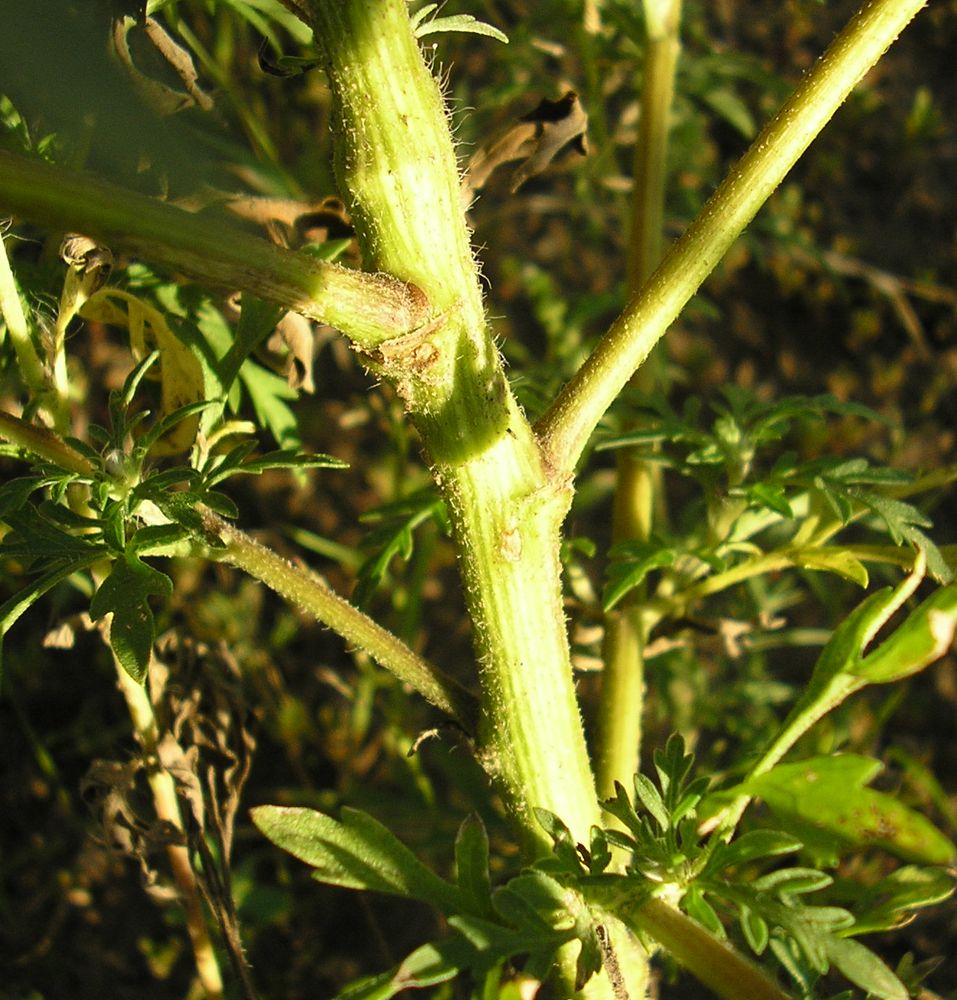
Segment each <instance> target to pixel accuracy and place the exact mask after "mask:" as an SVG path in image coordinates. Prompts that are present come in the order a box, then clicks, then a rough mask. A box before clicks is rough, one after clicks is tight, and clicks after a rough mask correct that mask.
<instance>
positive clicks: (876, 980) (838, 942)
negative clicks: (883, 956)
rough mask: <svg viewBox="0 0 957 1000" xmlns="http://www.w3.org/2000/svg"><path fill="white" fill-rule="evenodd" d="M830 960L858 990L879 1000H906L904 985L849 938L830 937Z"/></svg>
mask: <svg viewBox="0 0 957 1000" xmlns="http://www.w3.org/2000/svg"><path fill="white" fill-rule="evenodd" d="M825 951H826V954H827V957H828V960H829V961H830V962H831V963H832V964H833V965H835V966H836V967H837V968H838V969H840V970H841V972H842V973H843V974H844V976H846V977H847V978H848V979H849V980H850V981H851V982H852V983H854V985H855V986H860V988H861V989H862V990H866V991H867V993H868V994H870V995H871V996H874V997H878V998H879V1000H907V997H908V993H907V989H906V987H905V986H904V984H903V983H902V982H901V981H900V980H899V979H898V978H897V976H895V975H894V973H893V972H891V970H890V969H889V968H888V967H887V966H886V965H885V964H884V963H883V962H882V961H881V960H880V959H879V958H878V957H877V956H876V955H875V954H874V953H873V952H872V951H870V950H869V949H867V948H865V947H864V945H862V944H861V943H860V942H859V941H853V940H851V939H850V938H840V937H833V936H830V935H829V936H828V938H827V943H826V945H825Z"/></svg>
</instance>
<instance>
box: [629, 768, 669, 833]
mask: <svg viewBox="0 0 957 1000" xmlns="http://www.w3.org/2000/svg"><path fill="white" fill-rule="evenodd" d="M635 798H636V799H637V800H638V801H640V802H641V804H642V805H643V806H644V807H645V808H646V809H647V810H648V812H650V813H651V815H652V816H653V817H654V818H655V821H656V822H657V823H658V826H659V827H660V828H661V829H662V830H669V829H671V816H670V815H669V813H668V810H667V808H665V804H664V802H662V800H661V794H660V793H659V792H658V789H657V788H655V786H654V784H653V783H652V781H651V779H650V778H647V777H645V775H643V774H636V775H635Z"/></svg>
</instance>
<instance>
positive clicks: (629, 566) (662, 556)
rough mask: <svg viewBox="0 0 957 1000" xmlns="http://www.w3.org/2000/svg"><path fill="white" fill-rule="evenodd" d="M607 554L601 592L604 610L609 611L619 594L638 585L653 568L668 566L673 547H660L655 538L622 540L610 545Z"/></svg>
mask: <svg viewBox="0 0 957 1000" xmlns="http://www.w3.org/2000/svg"><path fill="white" fill-rule="evenodd" d="M609 555H611V557H612V562H611V564H610V565H609V567H608V582H607V583H606V584H605V588H604V591H603V592H602V609H603V610H604V611H611V610H612V608H614V607H615V605H616V604H618V602H619V601H620V600H621V599H622V598H623V597H625V596H627V595H628V594H629V593H630V592H631V591H632V590H634V589H635V588H636V587H638V586H640V585H641V583H642V581H643V580H644V579H645V577H646V576H647V575H648V574H649V573H650V572H651V571H652V570H653V569H660V568H662V567H664V566H672V565H673V564H674V561H675V552H674V550H673V549H668V548H663V547H662V546H661V545H660V544H659V543H657V542H638V543H636V542H626V543H624V544H622V545H620V546H618V545H616V546H614V547H613V548H612V549H611V551H610V552H609Z"/></svg>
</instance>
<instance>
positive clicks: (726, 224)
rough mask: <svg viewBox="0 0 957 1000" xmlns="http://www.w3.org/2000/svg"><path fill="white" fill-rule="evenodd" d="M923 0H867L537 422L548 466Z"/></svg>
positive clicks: (582, 441) (592, 423)
mask: <svg viewBox="0 0 957 1000" xmlns="http://www.w3.org/2000/svg"><path fill="white" fill-rule="evenodd" d="M925 2H926V0H870V2H867V3H865V4H864V6H863V7H862V8H861V9H860V11H859V12H858V13H857V14H856V15H855V16H854V17H853V18H852V19H851V21H850V22H849V23H848V25H847V27H845V28H844V30H843V31H842V32H841V33H840V34H839V35H838V36H837V38H835V39H834V41H833V42H832V43H831V45H830V46H829V48H828V49H827V51H826V52H825V54H824V55H823V56H822V57H821V59H820V60H819V61H818V62H817V63H816V64H815V66H814V67H813V68H812V69H811V70H809V71H808V73H807V75H806V76H805V77H804V79H803V80H802V82H801V84H800V85H799V86H798V88H797V89H796V90H795V92H794V94H793V95H792V96H791V97H790V98H789V99H788V100H787V101H786V102H785V104H784V106H783V107H782V108H781V110H780V111H779V112H778V113H777V115H775V117H774V118H773V119H772V120H771V121H770V122H769V123H768V124H767V125H766V126H765V128H764V129H763V130H762V131H761V134H760V135H759V136H758V137H757V139H756V140H755V141H754V143H753V144H752V145H751V148H750V149H749V150H748V151H747V153H745V155H744V156H743V157H742V158H741V160H740V162H739V163H738V164H737V165H736V166H735V167H734V168H733V169H732V171H731V173H730V174H729V175H728V177H727V179H726V180H725V181H724V183H722V184H721V186H720V187H719V188H718V190H717V191H716V192H715V193H714V195H713V196H712V197H711V199H710V200H709V201H708V203H707V205H705V207H704V209H702V211H701V213H700V214H699V216H698V218H697V219H695V221H694V222H693V223H692V224H691V226H690V227H689V228H688V230H687V232H686V233H685V234H684V236H683V237H682V238H681V239H680V240H679V241H678V243H677V244H675V246H674V247H673V248H672V249H671V251H670V252H669V253H668V254H667V255H666V256H665V258H664V260H663V261H662V263H661V265H660V267H658V269H657V270H656V271H655V273H654V274H653V275H652V276H651V277H650V278H649V279H648V281H647V282H646V283H645V284H644V286H643V287H642V288H641V290H640V291H639V292H638V293H637V294H636V295H635V296H634V298H632V300H631V301H630V302H629V303H628V305H627V306H626V307H625V310H624V312H623V313H622V314H621V316H620V317H619V318H618V319H617V320H616V321H615V323H614V324H613V325H612V327H611V329H610V330H609V331H608V333H607V334H606V335H605V336H604V338H603V339H602V340H601V342H600V343H599V345H598V347H597V348H596V349H595V351H594V353H593V354H592V355H591V356H590V357H589V358H588V360H587V361H586V362H585V364H584V365H582V367H581V368H580V369H579V371H578V372H577V373H576V375H575V376H574V378H572V379H571V381H570V382H569V383H568V384H567V385H566V386H565V388H564V389H563V390H562V392H561V393H560V394H559V396H558V398H557V399H556V400H555V402H554V403H553V404H552V405H551V407H550V408H549V409H548V411H547V412H546V413H545V414H544V416H543V417H542V418H541V419H540V420H539V422H538V424H537V430H538V432H539V434H540V436H541V439H542V443H543V446H544V448H545V451H546V454H547V456H548V458H549V460H550V461H551V462H552V463H553V464H554V465H555V466H556V467H558V468H561V469H568V470H569V471H570V470H572V469H574V467H575V465H576V464H577V462H578V460H579V458H580V457H581V454H582V451H583V450H584V448H585V446H586V445H587V443H588V439H589V437H590V436H591V434H592V431H593V430H594V429H595V427H596V426H597V424H598V421H599V420H600V419H601V418H602V416H603V414H604V413H605V411H606V410H607V409H608V407H609V406H610V405H611V403H612V402H613V401H614V399H615V397H616V396H617V395H618V393H619V392H621V390H622V388H624V386H625V385H626V383H627V382H628V380H629V379H630V378H631V376H632V374H633V373H634V372H635V371H636V370H637V368H638V366H639V365H641V363H642V362H643V361H644V360H645V358H647V357H648V355H649V353H650V352H651V349H652V348H653V347H654V345H655V344H656V343H657V342H658V340H659V339H660V338H661V337H662V336H663V335H664V334H665V332H666V331H667V329H668V327H669V326H670V325H671V323H672V322H673V321H674V319H675V318H676V317H677V315H678V314H679V313H680V312H681V310H682V309H683V308H684V306H685V304H686V303H687V302H688V300H689V299H690V298H691V296H692V295H693V294H694V293H695V292H696V291H697V290H698V287H699V286H700V285H701V283H702V281H704V279H705V278H706V277H707V276H708V275H709V274H710V273H711V272H712V271H713V270H714V268H715V266H716V265H717V263H718V261H720V260H721V258H722V257H723V256H724V254H725V253H726V252H727V250H728V248H729V247H730V246H731V244H732V243H733V242H734V240H735V239H737V237H738V236H739V235H740V234H741V232H742V231H743V230H744V228H745V227H746V226H747V225H748V223H750V221H751V220H752V219H753V218H754V216H755V214H756V213H757V211H758V209H759V208H760V207H761V206H762V205H763V204H764V202H765V201H767V199H768V197H769V196H770V195H771V193H772V192H773V191H774V189H775V188H776V187H777V186H778V185H779V184H780V183H781V180H782V179H783V178H784V176H785V175H786V174H787V172H788V171H789V170H790V169H791V167H792V166H794V164H795V163H796V162H797V160H798V158H799V157H800V156H801V155H802V154H803V153H804V151H805V150H806V149H807V147H808V146H809V145H810V144H811V142H812V140H813V139H814V137H815V136H816V135H817V134H818V133H819V132H820V131H821V129H822V128H824V126H825V125H826V124H827V122H828V121H829V120H830V118H831V116H832V115H833V114H834V112H835V111H836V110H837V109H838V108H839V107H840V105H841V104H842V103H843V101H844V99H845V98H846V97H847V95H848V94H849V93H850V92H851V90H852V89H853V88H854V86H855V85H856V84H857V82H858V81H859V80H860V79H861V78H862V77H863V76H864V74H865V73H866V72H867V71H868V70H869V69H870V68H871V67H872V66H874V65H875V63H876V62H877V61H878V60H879V59H880V57H881V56H882V55H883V54H884V52H885V50H886V49H887V47H888V46H889V45H890V44H891V43H892V42H893V41H894V40H895V39H896V38H897V36H898V35H899V34H900V32H901V31H903V29H904V28H905V27H906V26H907V24H908V23H909V22H910V21H911V20H912V19H913V18H914V16H915V15H916V14H917V12H918V11H919V10H920V9H921V8H922V7H923V6H924V5H925Z"/></svg>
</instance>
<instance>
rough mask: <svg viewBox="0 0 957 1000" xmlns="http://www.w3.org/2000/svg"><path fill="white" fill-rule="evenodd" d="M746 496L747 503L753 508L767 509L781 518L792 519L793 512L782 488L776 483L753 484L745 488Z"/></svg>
mask: <svg viewBox="0 0 957 1000" xmlns="http://www.w3.org/2000/svg"><path fill="white" fill-rule="evenodd" d="M746 495H747V498H748V502H749V503H750V504H751V505H752V506H754V507H767V508H768V510H772V511H774V513H775V514H780V515H781V516H782V517H787V518H793V517H794V510H793V509H792V507H791V504H790V503H789V501H788V498H787V494H786V493H785V492H784V488H783V487H781V486H778V485H777V484H776V483H754V484H752V485H751V486H749V487H748V488H747V491H746Z"/></svg>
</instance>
